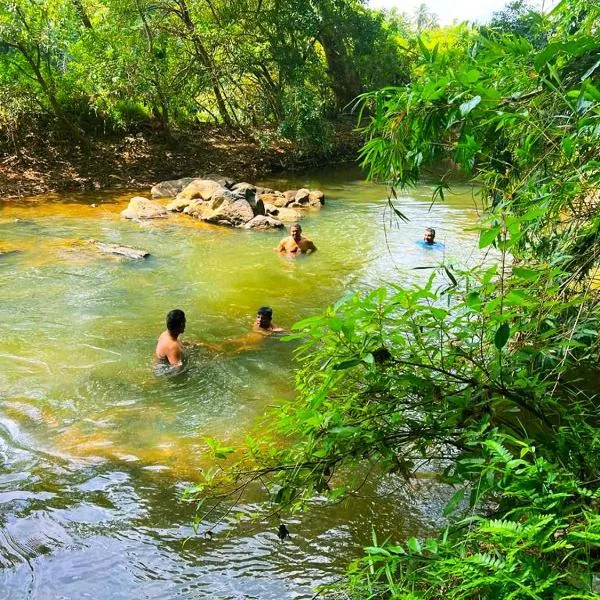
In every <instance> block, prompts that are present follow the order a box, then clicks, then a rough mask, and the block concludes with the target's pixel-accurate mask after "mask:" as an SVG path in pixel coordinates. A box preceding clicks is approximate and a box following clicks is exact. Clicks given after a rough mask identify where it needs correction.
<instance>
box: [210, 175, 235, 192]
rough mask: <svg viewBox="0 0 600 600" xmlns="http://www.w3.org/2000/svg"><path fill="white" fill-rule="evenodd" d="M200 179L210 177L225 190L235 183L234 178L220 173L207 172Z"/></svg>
mask: <svg viewBox="0 0 600 600" xmlns="http://www.w3.org/2000/svg"><path fill="white" fill-rule="evenodd" d="M202 179H210V180H211V181H214V182H216V183H218V184H219V185H220V186H221V187H224V188H225V189H227V190H230V189H231V188H232V187H233V186H234V185H235V179H232V178H231V177H227V176H225V175H221V174H220V173H209V174H208V175H204V176H203V177H202Z"/></svg>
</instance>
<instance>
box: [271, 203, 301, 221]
mask: <svg viewBox="0 0 600 600" xmlns="http://www.w3.org/2000/svg"><path fill="white" fill-rule="evenodd" d="M271 206H272V205H271ZM273 208H274V209H275V210H274V211H271V212H268V215H270V216H271V217H277V219H279V220H280V221H283V222H284V223H295V222H296V221H299V220H300V219H301V217H302V215H301V214H300V213H299V212H298V211H297V210H294V209H292V208H285V207H281V208H277V207H275V206H274V207H273Z"/></svg>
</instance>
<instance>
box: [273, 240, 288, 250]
mask: <svg viewBox="0 0 600 600" xmlns="http://www.w3.org/2000/svg"><path fill="white" fill-rule="evenodd" d="M285 240H286V238H283V239H282V240H281V241H280V242H279V246H277V248H274V250H275V252H285Z"/></svg>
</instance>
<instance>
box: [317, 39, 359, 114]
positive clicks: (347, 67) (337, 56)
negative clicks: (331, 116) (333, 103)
mask: <svg viewBox="0 0 600 600" xmlns="http://www.w3.org/2000/svg"><path fill="white" fill-rule="evenodd" d="M319 41H320V42H321V45H322V46H323V49H324V50H325V58H326V60H327V70H328V72H329V75H330V77H331V87H332V89H333V93H334V94H335V97H336V100H337V103H338V108H339V109H340V110H342V109H343V108H344V107H345V106H347V105H348V104H350V102H352V100H354V99H355V98H356V97H357V96H358V95H359V94H360V93H361V91H362V90H361V83H360V78H359V76H358V73H357V72H356V69H355V68H354V66H353V65H352V64H351V61H350V58H349V57H348V53H347V52H346V47H345V45H344V41H343V40H342V39H340V38H339V37H338V36H337V35H336V33H335V31H332V30H331V29H330V28H329V27H324V28H323V30H322V31H321V33H320V35H319Z"/></svg>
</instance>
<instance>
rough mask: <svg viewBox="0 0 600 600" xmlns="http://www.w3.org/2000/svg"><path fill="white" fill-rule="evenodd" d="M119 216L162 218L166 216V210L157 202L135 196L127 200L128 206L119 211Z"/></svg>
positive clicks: (128, 217) (127, 217)
mask: <svg viewBox="0 0 600 600" xmlns="http://www.w3.org/2000/svg"><path fill="white" fill-rule="evenodd" d="M121 216H122V217H124V218H125V219H162V218H165V217H166V216H167V211H166V210H165V209H164V207H163V206H161V205H160V204H159V203H158V202H154V201H153V200H148V198H144V197H143V196H135V197H134V198H132V199H131V200H130V201H129V206H128V207H127V208H126V209H125V210H124V211H122V212H121Z"/></svg>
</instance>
